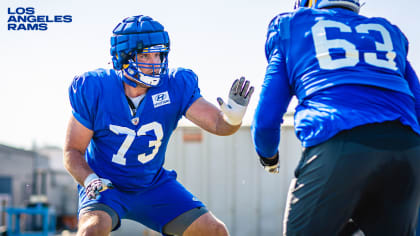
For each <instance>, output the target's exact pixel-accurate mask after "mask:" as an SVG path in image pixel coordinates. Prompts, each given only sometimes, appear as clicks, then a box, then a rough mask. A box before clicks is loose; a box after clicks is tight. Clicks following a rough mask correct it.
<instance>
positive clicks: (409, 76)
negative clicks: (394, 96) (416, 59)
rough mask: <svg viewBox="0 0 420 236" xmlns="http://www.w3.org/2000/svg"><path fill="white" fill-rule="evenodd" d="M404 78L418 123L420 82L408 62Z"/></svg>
mask: <svg viewBox="0 0 420 236" xmlns="http://www.w3.org/2000/svg"><path fill="white" fill-rule="evenodd" d="M405 78H406V80H407V81H408V85H409V86H410V90H411V92H412V93H413V95H414V98H415V106H416V114H417V121H418V122H419V123H420V82H419V78H418V77H417V75H416V72H415V71H414V69H413V67H411V64H410V63H409V62H408V61H407V62H406V70H405Z"/></svg>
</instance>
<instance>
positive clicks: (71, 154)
mask: <svg viewBox="0 0 420 236" xmlns="http://www.w3.org/2000/svg"><path fill="white" fill-rule="evenodd" d="M92 136H93V131H92V130H90V129H88V128H86V127H85V126H83V125H82V124H81V123H79V121H77V120H76V118H74V116H71V118H70V121H69V124H68V126H67V134H66V139H65V142H64V167H65V168H66V169H67V171H68V172H69V173H70V174H71V176H73V178H74V179H75V180H76V181H77V182H78V183H79V184H80V185H81V186H83V187H85V189H86V195H87V196H88V198H89V199H96V198H97V197H98V196H99V195H100V192H102V191H105V190H107V189H111V188H113V185H112V183H111V181H110V180H108V179H104V178H100V177H99V176H97V175H96V174H95V173H94V172H93V170H92V169H91V168H90V167H89V165H88V164H87V162H86V161H85V158H84V155H85V151H86V148H87V146H88V145H89V142H90V140H91V139H92Z"/></svg>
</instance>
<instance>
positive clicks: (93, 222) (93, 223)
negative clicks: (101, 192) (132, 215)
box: [77, 203, 118, 236]
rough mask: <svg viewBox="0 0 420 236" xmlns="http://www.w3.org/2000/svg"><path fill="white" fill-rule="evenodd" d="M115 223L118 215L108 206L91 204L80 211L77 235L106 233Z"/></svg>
mask: <svg viewBox="0 0 420 236" xmlns="http://www.w3.org/2000/svg"><path fill="white" fill-rule="evenodd" d="M113 222H114V223H113ZM117 223H118V216H117V214H116V212H115V211H114V210H112V209H111V208H110V207H109V206H107V205H104V204H100V203H96V204H92V205H89V206H87V207H85V208H83V209H82V210H81V211H80V214H79V223H78V230H77V236H82V235H108V234H109V233H110V232H111V230H112V229H113V228H114V227H115V226H116V225H117Z"/></svg>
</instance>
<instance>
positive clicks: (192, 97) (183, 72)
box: [175, 68, 201, 116]
mask: <svg viewBox="0 0 420 236" xmlns="http://www.w3.org/2000/svg"><path fill="white" fill-rule="evenodd" d="M175 79H176V80H177V81H178V82H179V83H178V86H179V91H183V97H182V103H181V110H182V115H184V116H185V113H186V112H187V110H188V108H189V107H190V106H191V104H193V103H194V102H195V101H196V100H197V99H199V98H200V97H201V93H200V88H199V87H198V78H197V75H196V74H195V73H194V72H193V71H192V70H189V69H184V68H178V69H177V71H176V74H175Z"/></svg>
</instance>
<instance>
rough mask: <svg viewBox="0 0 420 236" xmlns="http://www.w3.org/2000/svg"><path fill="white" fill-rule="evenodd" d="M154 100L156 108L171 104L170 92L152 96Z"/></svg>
mask: <svg viewBox="0 0 420 236" xmlns="http://www.w3.org/2000/svg"><path fill="white" fill-rule="evenodd" d="M152 99H153V106H154V107H155V108H157V107H160V106H163V105H166V104H170V103H171V99H170V98H169V94H168V91H165V92H162V93H158V94H155V95H152Z"/></svg>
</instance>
